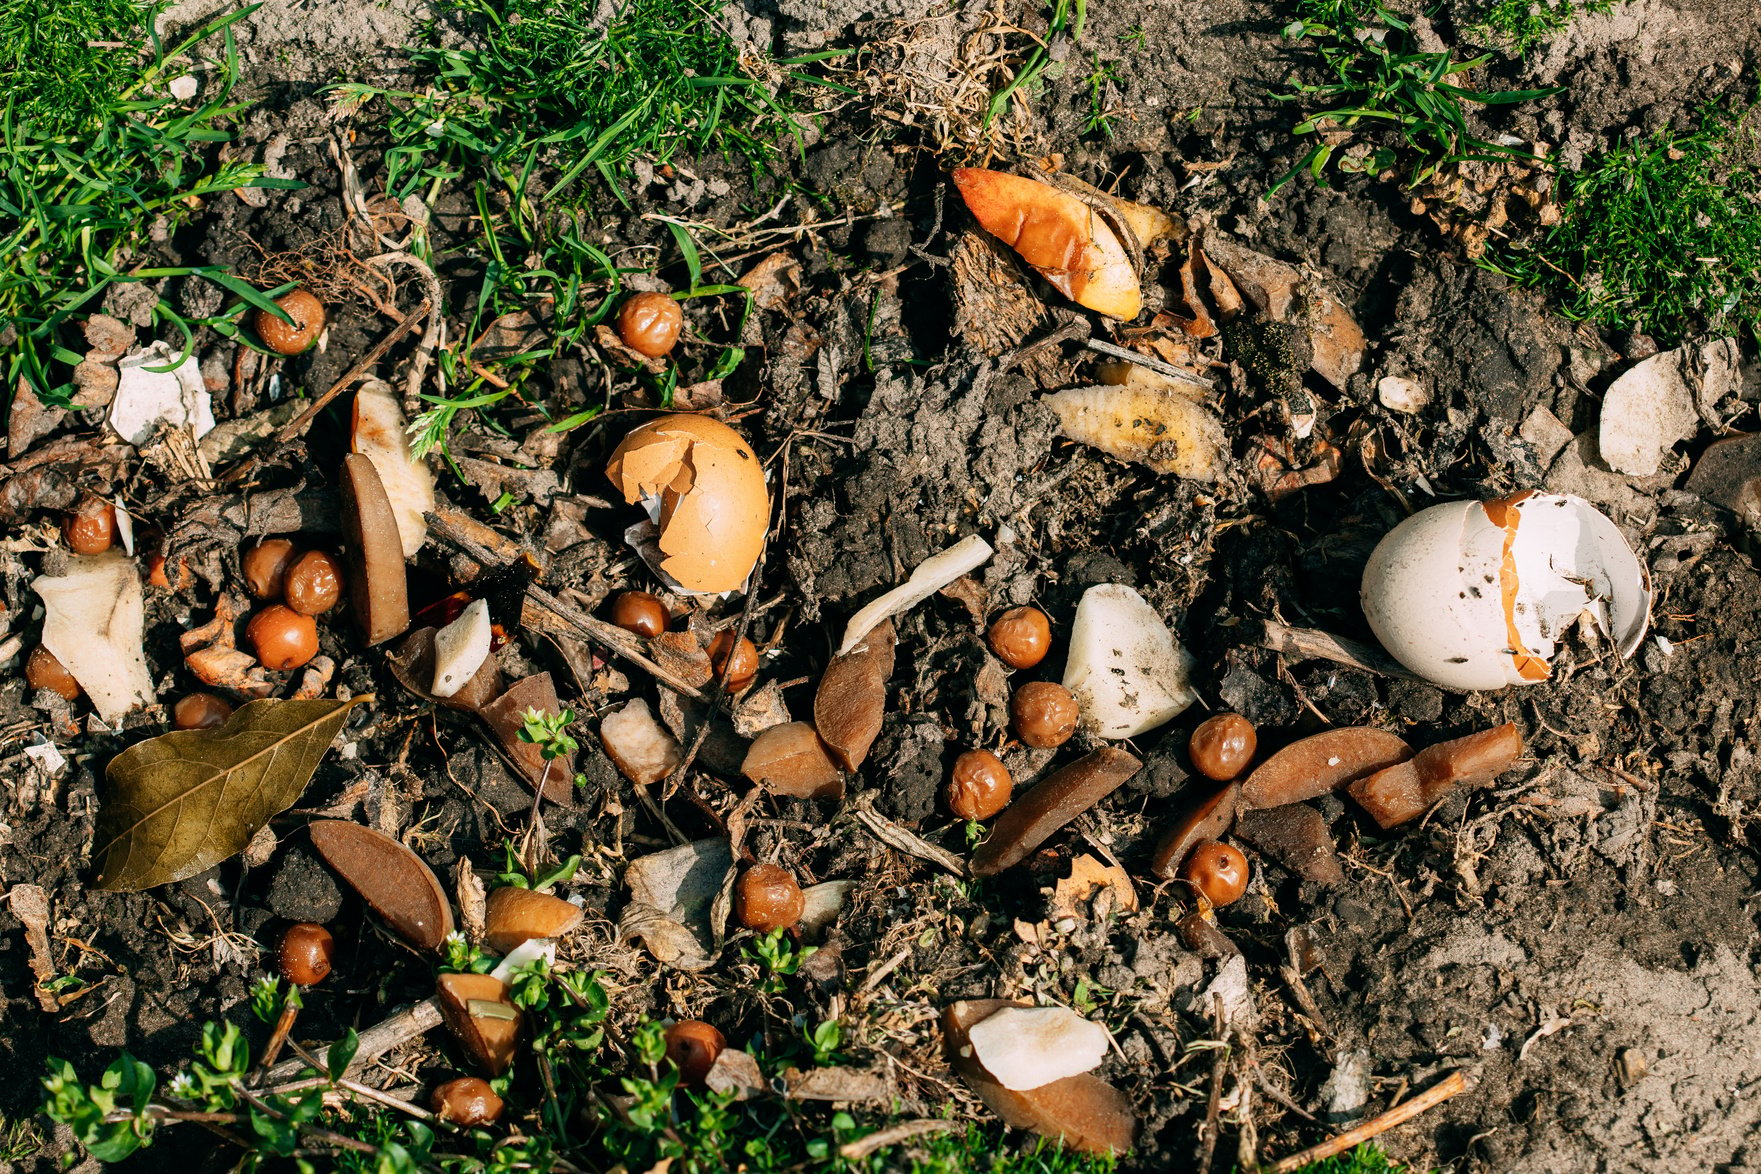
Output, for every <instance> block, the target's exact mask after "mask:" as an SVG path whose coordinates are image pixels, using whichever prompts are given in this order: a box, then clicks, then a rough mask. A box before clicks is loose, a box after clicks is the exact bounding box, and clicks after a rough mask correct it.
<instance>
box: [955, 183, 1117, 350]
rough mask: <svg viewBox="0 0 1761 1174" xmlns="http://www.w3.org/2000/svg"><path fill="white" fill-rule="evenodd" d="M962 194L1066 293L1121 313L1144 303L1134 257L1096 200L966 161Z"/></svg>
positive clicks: (989, 227) (984, 221)
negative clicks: (1085, 199)
mask: <svg viewBox="0 0 1761 1174" xmlns="http://www.w3.org/2000/svg"><path fill="white" fill-rule="evenodd" d="M954 184H955V186H956V187H958V188H959V189H960V197H961V199H963V200H965V201H966V206H967V208H969V209H971V211H972V215H973V216H974V217H975V218H976V219H977V220H978V222H979V224H981V225H982V226H983V227H984V229H985V231H986V232H989V233H992V234H993V235H995V236H997V237H999V238H1000V239H1001V240H1002V241H1003V242H1004V243H1005V244H1007V245H1009V247H1011V248H1013V249H1014V250H1015V251H1016V252H1017V253H1019V254H1021V259H1022V260H1023V261H1026V262H1027V263H1028V264H1029V265H1031V266H1033V267H1034V269H1036V270H1037V271H1038V272H1039V274H1040V276H1042V277H1044V278H1045V279H1046V281H1047V282H1048V283H1050V284H1051V286H1052V287H1053V288H1054V289H1056V290H1057V291H1058V292H1059V293H1061V294H1063V295H1064V296H1065V297H1067V298H1069V299H1070V300H1071V301H1074V302H1076V303H1077V304H1078V305H1083V306H1087V307H1088V308H1089V309H1091V310H1095V311H1098V312H1100V313H1102V314H1106V315H1108V316H1109V317H1113V318H1123V319H1127V320H1129V319H1132V318H1135V317H1137V313H1138V311H1139V310H1140V309H1142V308H1143V294H1142V289H1141V287H1140V286H1139V284H1138V279H1137V273H1136V271H1135V270H1134V269H1133V268H1132V264H1131V257H1130V256H1129V254H1127V253H1126V251H1125V246H1124V245H1123V244H1121V243H1120V241H1119V238H1118V237H1117V236H1116V235H1114V233H1113V230H1112V229H1111V228H1109V227H1108V226H1107V222H1106V221H1105V220H1103V219H1102V218H1101V216H1100V214H1099V213H1097V212H1096V211H1095V210H1094V209H1093V208H1091V207H1089V205H1087V204H1085V203H1083V202H1082V201H1081V200H1079V199H1077V198H1076V197H1075V196H1073V195H1071V194H1070V193H1068V192H1065V191H1061V190H1059V189H1058V188H1055V187H1053V186H1052V185H1050V184H1046V183H1041V182H1039V181H1038V180H1036V179H1025V178H1023V177H1021V176H1019V175H1009V174H1007V173H1005V172H1001V171H985V170H981V169H979V168H973V167H962V168H957V169H956V170H955V171H954Z"/></svg>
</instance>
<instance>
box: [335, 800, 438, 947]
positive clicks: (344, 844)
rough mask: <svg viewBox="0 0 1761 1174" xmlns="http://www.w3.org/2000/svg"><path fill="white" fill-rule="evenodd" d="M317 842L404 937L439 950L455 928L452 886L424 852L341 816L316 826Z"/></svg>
mask: <svg viewBox="0 0 1761 1174" xmlns="http://www.w3.org/2000/svg"><path fill="white" fill-rule="evenodd" d="M310 831H311V836H312V846H313V847H314V848H316V849H318V853H319V855H321V856H323V857H324V860H325V863H327V864H329V865H330V867H332V868H334V869H335V870H336V871H337V874H338V875H340V876H341V877H342V879H343V880H345V881H347V882H348V883H349V886H350V887H351V888H353V889H354V890H355V891H356V892H357V893H359V894H361V898H362V899H363V900H364V901H366V902H367V904H368V905H369V906H371V907H372V909H373V912H375V913H377V914H378V915H379V916H380V917H381V918H383V919H384V920H385V924H387V925H389V926H390V927H391V928H392V931H393V932H394V933H396V934H397V936H398V937H400V938H402V939H404V941H406V942H408V943H410V944H411V945H412V946H415V947H416V948H417V949H419V950H438V949H440V944H441V942H442V941H444V940H445V939H446V935H447V934H449V933H451V932H452V907H451V906H450V905H448V904H447V901H446V890H445V889H443V888H441V887H440V881H439V879H437V878H436V877H435V875H434V872H433V870H432V869H430V868H429V867H428V866H427V865H426V864H424V863H423V862H422V858H421V857H420V856H417V855H416V854H415V853H414V852H412V851H410V850H409V849H408V848H406V847H404V846H403V845H402V844H400V843H399V842H398V841H396V840H394V839H392V838H391V837H390V836H388V835H386V834H385V833H384V832H381V831H377V830H375V829H373V828H370V827H363V826H362V825H360V824H358V823H348V822H347V821H345V820H340V819H321V820H318V821H317V822H315V823H313V824H312V825H311V828H310Z"/></svg>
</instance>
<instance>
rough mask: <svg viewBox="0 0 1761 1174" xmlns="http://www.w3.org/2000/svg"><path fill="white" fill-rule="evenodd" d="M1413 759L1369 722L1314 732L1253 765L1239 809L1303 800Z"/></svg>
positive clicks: (1395, 740) (1408, 751)
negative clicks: (1368, 723) (1364, 724)
mask: <svg viewBox="0 0 1761 1174" xmlns="http://www.w3.org/2000/svg"><path fill="white" fill-rule="evenodd" d="M1411 757H1412V747H1411V746H1408V745H1407V744H1406V743H1405V742H1404V741H1402V740H1401V739H1400V738H1397V737H1395V736H1394V735H1393V734H1390V733H1388V732H1387V731H1385V730H1378V729H1373V728H1371V727H1369V726H1345V727H1343V728H1341V729H1337V730H1326V731H1324V732H1322V733H1319V734H1310V735H1309V736H1308V737H1306V738H1301V739H1298V740H1297V741H1295V742H1292V743H1291V744H1290V745H1288V746H1286V747H1284V749H1282V750H1280V751H1278V752H1277V753H1276V754H1274V755H1272V756H1271V757H1270V758H1268V759H1266V760H1265V761H1264V762H1262V763H1260V764H1259V765H1258V766H1256V767H1254V769H1253V773H1252V774H1250V775H1248V776H1247V778H1245V779H1243V780H1242V782H1241V809H1242V810H1243V811H1251V810H1253V809H1254V808H1258V807H1282V806H1283V805H1284V804H1286V803H1305V802H1307V801H1308V800H1310V799H1318V798H1320V797H1321V796H1322V795H1326V794H1330V793H1331V792H1333V791H1337V790H1339V789H1340V788H1341V787H1344V786H1345V785H1346V784H1348V783H1352V782H1356V781H1357V780H1358V779H1361V778H1363V777H1364V776H1366V775H1371V774H1374V773H1375V772H1376V771H1379V770H1381V769H1382V768H1383V767H1385V766H1393V765H1394V764H1395V763H1397V762H1405V761H1406V760H1407V759H1409V758H1411Z"/></svg>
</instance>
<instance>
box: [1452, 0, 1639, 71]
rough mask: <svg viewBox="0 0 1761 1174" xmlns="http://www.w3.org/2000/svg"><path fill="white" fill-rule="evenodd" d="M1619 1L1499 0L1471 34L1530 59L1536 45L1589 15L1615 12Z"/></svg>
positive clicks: (1483, 16) (1474, 25)
mask: <svg viewBox="0 0 1761 1174" xmlns="http://www.w3.org/2000/svg"><path fill="white" fill-rule="evenodd" d="M1615 3H1616V0H1497V2H1496V3H1494V4H1492V5H1491V6H1490V7H1488V8H1487V9H1485V10H1484V11H1483V12H1481V13H1480V15H1479V17H1478V18H1477V19H1476V20H1474V21H1473V22H1472V23H1471V24H1469V25H1468V29H1469V31H1470V32H1472V33H1474V34H1475V35H1476V36H1480V37H1485V38H1488V39H1490V40H1493V41H1497V42H1499V43H1500V44H1504V45H1507V46H1509V48H1510V51H1511V53H1512V54H1514V55H1515V56H1517V57H1527V56H1528V55H1529V51H1530V50H1532V49H1533V48H1534V47H1535V46H1536V45H1539V44H1540V43H1541V42H1543V41H1545V40H1547V39H1548V38H1550V37H1551V36H1552V35H1553V34H1554V33H1556V32H1558V31H1559V30H1560V29H1563V28H1565V27H1566V26H1567V25H1569V24H1571V22H1572V21H1574V20H1576V19H1577V18H1578V17H1580V16H1582V15H1584V13H1586V12H1596V13H1605V12H1613V11H1614V5H1615Z"/></svg>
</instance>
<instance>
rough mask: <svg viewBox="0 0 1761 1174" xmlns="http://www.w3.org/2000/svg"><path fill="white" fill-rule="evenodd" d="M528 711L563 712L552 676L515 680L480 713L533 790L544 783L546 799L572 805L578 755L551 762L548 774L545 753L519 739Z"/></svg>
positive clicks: (540, 675) (553, 713) (541, 675)
mask: <svg viewBox="0 0 1761 1174" xmlns="http://www.w3.org/2000/svg"><path fill="white" fill-rule="evenodd" d="M529 709H535V710H537V711H538V712H539V713H542V714H549V715H553V716H554V715H555V714H558V713H561V712H562V703H561V702H560V701H558V700H557V696H556V685H555V683H554V682H552V681H551V679H550V674H549V673H535V674H533V675H532V676H530V677H525V678H522V679H521V680H518V681H515V682H514V683H513V685H511V686H510V687H509V688H508V691H507V692H505V693H503V694H502V695H501V696H500V697H497V698H496V699H495V700H494V701H492V702H490V703H489V704H488V705H485V706H484V707H483V708H482V710H481V711H480V714H481V716H482V718H483V720H484V721H486V722H488V723H489V729H490V731H491V732H493V733H494V734H495V740H496V742H497V744H498V745H500V747H501V749H502V751H503V752H504V753H505V754H506V755H507V758H508V761H509V762H511V763H513V764H514V766H515V767H517V768H518V769H519V771H520V773H521V774H523V775H525V776H526V781H527V782H528V783H530V784H531V785H532V787H533V788H534V789H536V788H537V787H538V786H539V784H540V782H541V781H542V783H543V786H544V797H545V798H546V799H549V800H550V801H551V802H552V803H561V804H564V805H568V806H572V805H573V804H574V802H575V756H574V754H572V753H570V754H565V755H563V756H562V757H560V758H556V759H553V760H551V762H550V763H549V766H550V770H549V772H548V773H546V771H545V761H544V754H543V752H542V751H540V750H539V749H538V746H537V744H536V743H533V742H526V741H522V740H521V738H520V731H521V730H522V729H523V728H525V724H526V721H525V714H526V711H527V710H529Z"/></svg>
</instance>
